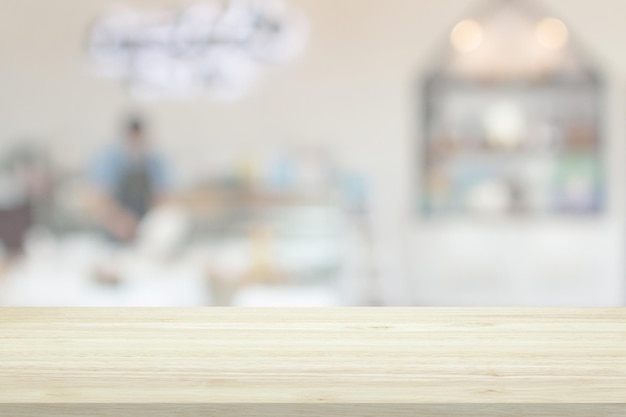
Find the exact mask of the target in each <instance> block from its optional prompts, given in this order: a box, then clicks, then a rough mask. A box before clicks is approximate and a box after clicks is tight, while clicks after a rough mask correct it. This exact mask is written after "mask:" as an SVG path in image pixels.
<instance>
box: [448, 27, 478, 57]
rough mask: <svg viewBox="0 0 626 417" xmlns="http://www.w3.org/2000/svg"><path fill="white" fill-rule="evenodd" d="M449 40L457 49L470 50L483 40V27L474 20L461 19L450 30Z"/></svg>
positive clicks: (465, 51) (461, 50)
mask: <svg viewBox="0 0 626 417" xmlns="http://www.w3.org/2000/svg"><path fill="white" fill-rule="evenodd" d="M450 40H451V41H452V45H453V46H454V47H455V48H456V50H457V51H459V52H463V53H467V52H472V51H473V50H475V49H476V48H478V47H479V46H480V44H481V43H482V42H483V28H482V26H481V25H480V23H478V22H476V21H474V20H463V21H462V22H459V24H457V25H456V26H455V27H454V29H453V30H452V35H451V36H450Z"/></svg>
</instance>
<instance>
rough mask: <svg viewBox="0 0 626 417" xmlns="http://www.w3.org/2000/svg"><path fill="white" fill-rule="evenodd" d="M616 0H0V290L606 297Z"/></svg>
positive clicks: (212, 302)
mask: <svg viewBox="0 0 626 417" xmlns="http://www.w3.org/2000/svg"><path fill="white" fill-rule="evenodd" d="M624 15H626V3H624V1H623V0H596V1H590V0H439V1H437V2H433V1H432V0H384V1H383V0H337V1H331V0H189V1H187V0H89V1H81V0H46V1H41V0H0V242H1V243H0V306H30V307H64V306H68V307H75V306H89V307H213V306H220V307H221V306H228V307H351V306H372V307H393V306H434V307H439V306H452V307H456V306H459V307H461V306H477V307H496V306H497V307H561V306H576V307H581V306H597V307H608V306H623V305H626V268H625V267H626V201H625V199H624V196H626V170H625V169H624V167H625V166H626V147H625V146H624V144H625V143H626V54H624V53H623V50H624V44H622V42H624V41H626V25H624V24H623V22H622V20H623V16H624Z"/></svg>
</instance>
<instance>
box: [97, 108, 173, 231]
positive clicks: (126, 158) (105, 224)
mask: <svg viewBox="0 0 626 417" xmlns="http://www.w3.org/2000/svg"><path fill="white" fill-rule="evenodd" d="M89 177H90V181H91V183H92V184H93V185H94V186H95V195H96V198H95V201H94V210H93V211H94V215H95V217H96V221H98V223H99V225H100V226H101V227H102V228H104V231H105V233H106V234H107V235H108V236H109V237H110V238H112V239H113V240H115V241H118V242H130V241H132V240H133V239H134V238H135V236H136V233H137V228H138V226H139V223H140V222H141V221H142V220H143V219H144V217H145V216H146V215H147V214H148V213H149V212H150V210H152V208H153V207H154V206H155V205H156V204H158V203H160V202H161V201H163V200H164V198H165V195H166V190H167V188H168V183H169V175H168V168H167V165H166V163H165V162H164V160H163V158H161V156H159V155H158V154H157V153H156V152H155V151H154V150H153V149H152V146H151V143H150V140H149V137H148V134H147V132H146V128H145V124H144V121H143V120H142V119H141V118H139V117H137V116H133V117H130V118H129V119H128V121H127V123H126V126H125V127H124V132H123V135H122V138H121V141H120V142H119V143H117V144H115V145H113V146H112V147H110V148H108V149H106V150H105V151H104V152H102V153H101V154H99V155H98V156H97V157H96V160H95V161H94V163H93V165H92V166H91V168H90V173H89Z"/></svg>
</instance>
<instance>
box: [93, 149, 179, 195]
mask: <svg viewBox="0 0 626 417" xmlns="http://www.w3.org/2000/svg"><path fill="white" fill-rule="evenodd" d="M135 163H136V162H134V161H133V158H132V157H131V155H130V153H129V152H128V151H127V150H126V149H124V148H123V147H122V146H114V147H110V148H108V149H106V150H105V151H104V152H102V153H101V154H100V155H98V157H97V158H96V160H95V161H94V163H93V165H92V167H91V169H90V172H89V178H90V180H91V182H92V183H93V184H95V185H96V186H98V187H101V188H102V189H103V190H105V191H106V192H108V193H111V194H115V193H116V192H117V189H118V187H119V185H120V182H121V181H123V177H124V175H125V174H126V173H127V172H128V171H129V170H130V169H132V167H133V165H134V164H135ZM142 163H143V164H145V168H146V171H147V174H148V177H149V179H150V184H151V187H152V189H153V191H154V192H156V193H162V192H164V191H166V190H167V188H168V187H169V185H170V178H169V173H168V169H167V165H166V163H165V161H164V160H163V158H162V157H161V156H159V155H156V154H154V153H148V154H146V155H145V156H144V157H143V158H142Z"/></svg>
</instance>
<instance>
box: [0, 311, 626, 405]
mask: <svg viewBox="0 0 626 417" xmlns="http://www.w3.org/2000/svg"><path fill="white" fill-rule="evenodd" d="M620 403H626V311H625V310H621V309H598V310H595V309H581V310H576V309H573V310H558V309H543V310H542V309H538V310H522V309H503V310H499V309H338V310H322V309H318V310H295V309H294V310H273V309H266V310H253V309H252V310H247V309H237V310H235V309H197V310H196V309H188V310H184V309H179V310H170V309H121V310H120V309H2V310H0V416H2V417H4V416H11V417H21V416H35V415H37V416H42V415H43V416H61V415H63V416H74V415H90V416H94V415H95V416H104V415H106V416H109V415H110V416H114V415H116V416H119V415H125V413H126V415H136V416H143V415H146V416H148V415H150V416H154V415H157V416H161V415H163V416H165V415H170V416H171V415H183V416H195V415H198V416H200V415H203V416H204V415H221V416H243V415H246V416H257V415H258V416H266V415H267V416H270V415H272V416H283V415H284V416H288V415H306V416H309V415H310V416H313V415H316V416H322V415H324V416H326V415H328V416H335V415H337V416H339V415H342V416H346V415H348V416H369V415H376V416H388V415H393V416H405V415H406V416H409V415H411V416H415V415H425V416H437V417H438V416H453V417H454V416H459V417H460V416H477V415H480V416H491V415H493V416H523V417H525V416H552V417H555V416H556V417H560V416H568V417H569V416H579V415H580V416H590V415H593V416H594V417H598V416H624V415H626V407H624V406H621V405H620ZM277 404H283V405H281V406H279V405H277ZM294 413H296V414H294Z"/></svg>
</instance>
